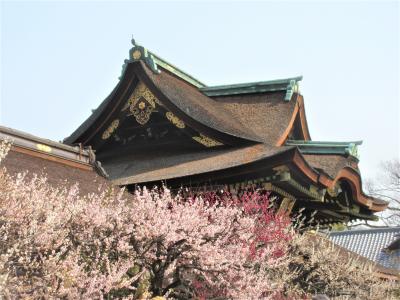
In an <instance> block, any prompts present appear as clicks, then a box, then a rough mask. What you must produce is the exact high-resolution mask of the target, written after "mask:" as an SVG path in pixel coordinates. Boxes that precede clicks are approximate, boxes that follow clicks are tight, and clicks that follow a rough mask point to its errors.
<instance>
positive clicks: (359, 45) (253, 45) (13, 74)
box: [0, 1, 400, 177]
mask: <svg viewBox="0 0 400 300" xmlns="http://www.w3.org/2000/svg"><path fill="white" fill-rule="evenodd" d="M399 27H400V25H399V2H397V1H394V2H385V1H376V2H360V1H357V2H348V1H346V2H323V3H321V2H250V1H243V2H227V1H224V2H218V1H212V2H206V1H202V2H194V1H192V2H190V1H187V2H167V1H162V2H152V1H146V2H127V1H125V2H116V1H109V2H105V1H102V2H94V1H89V2H83V1H70V2H55V1H53V2H33V1H29V2H17V1H9V2H7V1H2V2H1V68H0V69H1V102H0V103H1V106H0V123H1V124H2V125H5V126H9V127H12V128H16V129H19V130H23V131H27V132H29V133H32V134H35V135H38V136H40V137H45V138H50V139H53V140H62V139H63V138H64V137H66V136H68V135H69V134H70V133H72V132H73V131H74V130H75V129H76V128H77V127H78V126H79V125H80V124H81V123H82V122H83V121H84V120H85V119H86V118H87V117H88V116H89V115H90V113H91V109H94V108H96V107H97V106H98V105H99V104H100V102H101V101H102V100H103V99H104V98H105V97H106V96H107V95H108V94H109V93H110V92H111V91H112V89H113V88H114V86H115V85H116V84H117V81H118V76H119V75H120V71H121V66H122V64H123V61H124V59H125V58H127V56H128V50H129V49H130V47H131V44H130V39H131V37H132V35H133V36H134V38H135V39H136V41H137V42H138V43H140V44H141V45H143V46H145V47H147V48H148V49H150V50H151V51H153V52H155V53H156V54H158V55H159V56H161V57H163V58H164V59H166V60H167V61H169V62H171V63H172V64H175V65H176V66H178V67H180V68H181V69H183V70H185V71H186V72H188V73H189V74H191V75H193V76H194V77H196V78H198V79H199V80H201V81H203V82H205V83H206V84H208V85H216V84H229V83H239V82H248V81H262V80H269V79H278V78H286V77H292V76H297V75H303V76H304V78H303V81H302V82H301V85H300V90H301V92H302V94H303V95H304V99H305V106H306V113H307V119H308V123H309V128H310V132H311V136H312V138H313V139H314V140H329V141H330V140H338V141H352V140H363V141H364V144H363V145H362V146H361V148H360V149H359V150H360V155H361V164H360V166H361V169H362V172H363V175H364V177H374V176H375V175H376V174H377V167H378V165H379V162H380V161H382V160H386V159H391V158H395V157H399V147H400V146H399V143H400V142H399V141H400V92H399V79H400V78H399V73H400V72H399V69H400V61H399V53H400V46H399V43H400V38H399ZM249 117H250V116H249ZM266 118H268V116H266Z"/></svg>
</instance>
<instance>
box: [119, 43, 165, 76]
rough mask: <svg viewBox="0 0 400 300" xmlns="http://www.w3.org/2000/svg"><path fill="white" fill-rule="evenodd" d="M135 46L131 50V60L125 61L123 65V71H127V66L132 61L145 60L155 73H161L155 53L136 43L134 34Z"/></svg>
mask: <svg viewBox="0 0 400 300" xmlns="http://www.w3.org/2000/svg"><path fill="white" fill-rule="evenodd" d="M131 42H132V45H133V47H132V48H131V49H130V50H129V60H127V61H125V64H124V65H123V67H122V73H123V72H124V71H125V69H126V66H127V64H128V63H130V62H135V61H139V60H141V61H143V62H144V63H145V64H146V65H147V66H148V67H149V68H150V69H151V70H152V71H153V72H154V73H156V74H159V73H160V70H159V69H158V67H157V64H156V62H155V60H154V57H153V54H151V53H150V52H149V51H147V49H146V48H144V47H143V46H140V45H139V44H137V43H136V41H135V39H134V38H133V36H132V39H131Z"/></svg>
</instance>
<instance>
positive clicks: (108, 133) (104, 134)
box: [101, 119, 119, 140]
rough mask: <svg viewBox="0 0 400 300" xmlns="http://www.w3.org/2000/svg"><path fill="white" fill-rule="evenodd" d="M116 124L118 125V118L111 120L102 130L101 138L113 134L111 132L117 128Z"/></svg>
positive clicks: (105, 138) (106, 137) (107, 137)
mask: <svg viewBox="0 0 400 300" xmlns="http://www.w3.org/2000/svg"><path fill="white" fill-rule="evenodd" d="M118 126H119V120H118V119H116V120H114V121H112V122H111V124H110V126H108V128H107V129H106V130H105V131H104V132H103V135H102V136H101V138H102V139H103V140H107V139H109V138H110V136H111V135H112V134H113V132H114V131H115V130H116V129H117V128H118Z"/></svg>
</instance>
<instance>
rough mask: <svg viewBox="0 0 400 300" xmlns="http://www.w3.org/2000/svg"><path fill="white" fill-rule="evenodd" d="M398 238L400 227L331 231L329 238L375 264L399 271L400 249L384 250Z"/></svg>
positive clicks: (399, 236)
mask: <svg viewBox="0 0 400 300" xmlns="http://www.w3.org/2000/svg"><path fill="white" fill-rule="evenodd" d="M399 238H400V227H391V228H379V229H366V230H350V231H339V232H331V233H330V234H329V239H330V240H331V241H332V242H333V243H335V244H337V245H339V246H341V247H343V248H345V249H348V250H350V251H352V252H355V253H357V254H359V255H361V256H363V257H366V258H368V259H369V260H371V261H373V262H376V263H377V264H379V265H381V266H383V267H385V268H388V269H392V270H396V271H400V249H395V250H393V251H386V250H385V248H387V247H388V246H389V245H390V244H392V243H393V242H394V241H395V240H396V239H399Z"/></svg>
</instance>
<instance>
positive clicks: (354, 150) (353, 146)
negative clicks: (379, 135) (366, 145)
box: [345, 141, 362, 159]
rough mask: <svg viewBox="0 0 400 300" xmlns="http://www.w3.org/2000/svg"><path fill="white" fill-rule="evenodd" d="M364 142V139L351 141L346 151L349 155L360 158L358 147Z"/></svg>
mask: <svg viewBox="0 0 400 300" xmlns="http://www.w3.org/2000/svg"><path fill="white" fill-rule="evenodd" d="M361 144H362V141H357V142H351V143H349V144H348V146H347V148H346V150H345V151H346V153H347V154H348V155H351V156H354V157H355V158H357V159H359V158H360V154H359V153H358V147H357V146H359V145H361Z"/></svg>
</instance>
